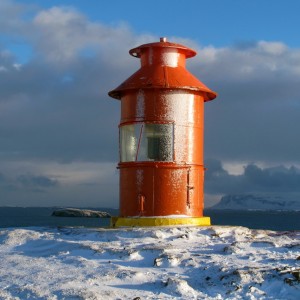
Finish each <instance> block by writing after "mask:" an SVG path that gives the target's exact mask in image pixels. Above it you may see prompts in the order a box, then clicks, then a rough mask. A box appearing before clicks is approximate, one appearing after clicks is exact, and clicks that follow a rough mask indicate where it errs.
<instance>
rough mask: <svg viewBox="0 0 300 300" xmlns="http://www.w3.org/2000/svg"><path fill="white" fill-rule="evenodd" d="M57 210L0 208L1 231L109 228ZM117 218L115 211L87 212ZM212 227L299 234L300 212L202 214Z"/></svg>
mask: <svg viewBox="0 0 300 300" xmlns="http://www.w3.org/2000/svg"><path fill="white" fill-rule="evenodd" d="M57 209H58V208H57V207H0V228H8V227H44V226H46V227H95V228H97V227H109V226H110V218H86V217H85V218H84V217H56V216H52V213H53V211H55V210H57ZM88 209H92V210H99V211H106V212H108V213H110V214H111V215H112V216H117V215H118V210H117V209H110V208H88ZM204 214H205V215H206V216H209V217H210V218H211V223H212V225H222V226H226V225H228V226H245V227H248V228H251V229H267V230H275V231H291V230H300V211H295V212H291V211H288V212H287V211H233V210H213V209H207V210H205V211H204Z"/></svg>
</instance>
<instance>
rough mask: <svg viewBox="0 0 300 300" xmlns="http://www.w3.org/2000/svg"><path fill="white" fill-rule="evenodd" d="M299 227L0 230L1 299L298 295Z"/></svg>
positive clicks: (299, 295) (299, 291)
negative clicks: (279, 229)
mask: <svg viewBox="0 0 300 300" xmlns="http://www.w3.org/2000/svg"><path fill="white" fill-rule="evenodd" d="M299 283H300V232H299V231H298V232H292V231H290V232H275V231H265V230H250V229H248V228H244V227H218V226H212V227H202V228H201V227H172V228H166V227H163V228H133V229H130V228H128V229H87V228H57V229H55V228H42V227H32V228H22V229H16V228H9V229H1V230H0V299H284V300H287V299H300V284H299Z"/></svg>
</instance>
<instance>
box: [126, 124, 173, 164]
mask: <svg viewBox="0 0 300 300" xmlns="http://www.w3.org/2000/svg"><path fill="white" fill-rule="evenodd" d="M120 131H121V133H120V137H121V140H120V143H121V145H120V147H121V151H120V152H121V161H173V156H174V155H173V153H174V132H173V131H174V130H173V124H149V123H146V124H144V123H136V124H131V125H124V126H122V127H121V128H120Z"/></svg>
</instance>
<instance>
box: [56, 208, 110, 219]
mask: <svg viewBox="0 0 300 300" xmlns="http://www.w3.org/2000/svg"><path fill="white" fill-rule="evenodd" d="M52 216H55V217H84V218H110V217H111V215H110V214H109V213H107V212H104V211H97V210H88V209H78V208H64V209H59V210H55V211H54V212H53V213H52Z"/></svg>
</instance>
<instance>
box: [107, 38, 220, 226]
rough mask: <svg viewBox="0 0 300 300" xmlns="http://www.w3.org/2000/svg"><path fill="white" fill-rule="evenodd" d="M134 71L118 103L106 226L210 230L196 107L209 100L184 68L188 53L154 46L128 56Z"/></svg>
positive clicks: (200, 109)
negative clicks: (113, 193) (114, 183)
mask: <svg viewBox="0 0 300 300" xmlns="http://www.w3.org/2000/svg"><path fill="white" fill-rule="evenodd" d="M129 53H130V55H132V56H134V57H136V58H138V59H140V62H141V67H140V69H139V70H137V71H136V72H135V73H134V74H133V75H132V76H130V77H129V78H128V79H127V80H125V81H124V82H123V83H122V84H121V85H119V86H118V87H117V88H115V89H114V90H112V91H110V92H109V96H111V97H112V98H115V99H118V100H120V102H121V118H120V124H119V153H120V161H119V164H118V169H119V171H120V187H119V188H120V200H119V202H120V213H119V216H118V217H113V218H112V225H113V226H117V227H118V226H168V225H199V226H207V225H210V218H209V217H206V216H203V208H204V191H203V186H204V172H205V167H204V163H203V150H204V140H203V137H204V103H205V102H207V101H210V100H213V99H214V98H215V97H216V93H215V92H213V91H212V90H210V89H209V88H208V87H207V86H205V85H204V84H203V83H202V82H201V81H199V80H198V79H197V78H196V77H195V76H193V75H192V74H191V73H190V72H189V71H188V70H187V69H186V67H185V63H186V59H188V58H191V57H193V56H195V55H196V52H195V51H194V50H192V49H190V48H188V47H185V46H183V45H180V44H176V43H171V42H168V41H167V39H166V38H161V39H160V41H159V42H155V43H149V44H144V45H141V46H139V47H136V48H134V49H131V50H130V51H129Z"/></svg>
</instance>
